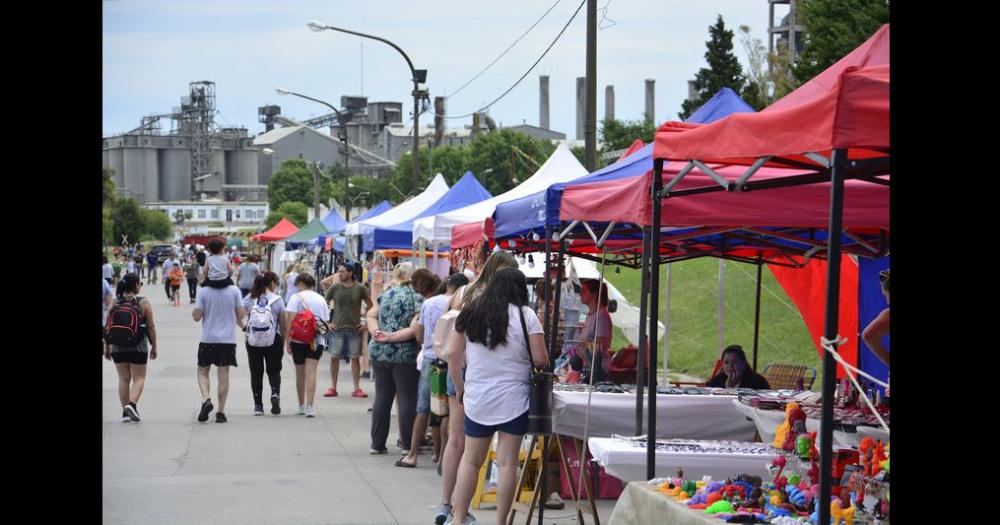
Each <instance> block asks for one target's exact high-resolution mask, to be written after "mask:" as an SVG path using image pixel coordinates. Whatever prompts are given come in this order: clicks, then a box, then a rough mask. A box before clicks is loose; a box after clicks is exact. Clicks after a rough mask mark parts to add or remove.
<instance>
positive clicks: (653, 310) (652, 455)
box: [646, 159, 663, 479]
mask: <svg viewBox="0 0 1000 525" xmlns="http://www.w3.org/2000/svg"><path fill="white" fill-rule="evenodd" d="M662 187H663V160H662V159H655V160H654V161H653V184H652V191H651V194H650V198H652V199H653V218H652V219H653V220H652V225H651V227H652V230H651V232H650V233H651V236H650V240H649V244H650V252H649V255H650V257H651V258H652V260H651V261H650V272H649V319H650V323H649V341H650V344H649V381H648V383H647V385H648V387H649V406H648V408H647V410H648V413H647V418H648V421H649V422H648V423H647V425H646V479H653V478H654V477H656V341H657V337H656V332H657V330H658V329H659V326H658V323H657V320H658V319H659V318H660V293H659V292H660V211H661V209H662V204H663V203H662V201H660V190H661V189H662Z"/></svg>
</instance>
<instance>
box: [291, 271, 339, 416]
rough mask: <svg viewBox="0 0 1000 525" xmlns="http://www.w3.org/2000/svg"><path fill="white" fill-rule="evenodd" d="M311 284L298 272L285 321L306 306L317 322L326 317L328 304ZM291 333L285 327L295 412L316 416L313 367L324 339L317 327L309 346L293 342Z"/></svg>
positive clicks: (328, 312)
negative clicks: (292, 367) (292, 368)
mask: <svg viewBox="0 0 1000 525" xmlns="http://www.w3.org/2000/svg"><path fill="white" fill-rule="evenodd" d="M315 287H316V279H315V278H313V276H312V275H309V274H308V273H300V274H299V275H298V276H297V277H296V278H295V288H296V289H298V292H297V293H293V294H292V295H291V297H290V299H289V300H288V304H287V306H285V312H286V315H288V316H289V320H290V321H289V322H291V320H293V319H294V318H295V314H297V313H299V312H300V311H302V310H304V309H306V308H308V309H309V311H311V312H312V314H313V315H314V316H316V320H317V323H318V322H319V321H326V320H327V319H329V318H330V307H329V306H327V304H326V299H323V296H322V295H320V294H318V293H316V292H314V291H313V288H315ZM291 335H292V331H291V328H289V335H288V337H287V338H286V339H287V340H288V343H287V349H288V350H287V351H288V353H289V354H292V362H294V363H295V392H296V393H297V394H298V396H299V410H298V414H300V415H305V416H306V417H316V409H315V408H314V407H313V400H314V399H315V398H316V367H317V365H319V358H320V357H322V356H323V350H324V349H325V344H324V341H325V339H324V337H323V335H321V334H320V333H319V331H318V330H317V331H316V337H315V340H314V341H313V344H311V345H310V344H309V343H306V342H299V341H293V340H292V338H291Z"/></svg>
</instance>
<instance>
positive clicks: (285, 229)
mask: <svg viewBox="0 0 1000 525" xmlns="http://www.w3.org/2000/svg"><path fill="white" fill-rule="evenodd" d="M298 231H299V227H298V226H296V225H295V224H293V223H292V221H290V220H288V219H286V218H282V219H281V221H279V222H278V224H275V225H274V227H273V228H271V229H270V230H267V231H266V232H264V233H258V234H257V235H254V236H253V238H254V240H257V241H261V242H273V241H281V240H284V239H287V238H289V237H291V236H292V235H295V233H296V232H298Z"/></svg>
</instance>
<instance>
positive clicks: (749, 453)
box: [589, 437, 778, 482]
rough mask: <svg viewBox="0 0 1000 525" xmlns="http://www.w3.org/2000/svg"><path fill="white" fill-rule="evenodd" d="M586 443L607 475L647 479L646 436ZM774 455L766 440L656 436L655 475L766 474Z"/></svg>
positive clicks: (719, 476) (715, 475)
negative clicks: (644, 437) (689, 438)
mask: <svg viewBox="0 0 1000 525" xmlns="http://www.w3.org/2000/svg"><path fill="white" fill-rule="evenodd" d="M589 446H590V452H591V454H593V456H594V459H596V460H597V462H598V463H599V464H600V465H601V467H603V468H604V469H605V470H606V471H607V472H608V474H611V475H612V476H614V477H616V478H618V479H620V480H622V481H624V482H629V481H646V440H645V439H642V438H640V439H635V438H622V437H610V438H604V437H593V438H590V441H589ZM777 454H778V452H777V451H776V450H774V449H773V448H772V447H771V446H770V445H769V444H768V443H759V442H753V441H711V440H698V441H692V440H683V439H674V440H662V439H658V440H657V442H656V475H657V476H660V477H665V476H668V475H669V476H673V475H676V473H677V471H678V469H680V470H681V471H683V472H684V476H685V477H687V478H690V479H701V478H702V476H711V477H712V478H714V479H725V478H726V477H727V476H732V475H733V473H734V472H737V473H741V474H744V473H745V474H751V475H754V476H758V477H767V475H768V470H767V463H770V462H771V461H773V460H774V458H776V457H777Z"/></svg>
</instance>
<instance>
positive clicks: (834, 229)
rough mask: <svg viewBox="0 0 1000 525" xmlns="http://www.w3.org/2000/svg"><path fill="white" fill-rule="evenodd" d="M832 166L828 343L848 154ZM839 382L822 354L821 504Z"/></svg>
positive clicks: (827, 487) (833, 327) (836, 301)
mask: <svg viewBox="0 0 1000 525" xmlns="http://www.w3.org/2000/svg"><path fill="white" fill-rule="evenodd" d="M832 160H833V166H832V169H831V170H830V178H831V184H830V226H829V230H828V231H829V232H830V237H829V240H828V242H829V246H828V251H827V277H826V325H825V327H824V329H823V333H824V337H826V339H827V340H828V341H833V340H834V339H836V338H837V323H838V316H839V314H840V311H839V307H840V237H841V235H840V231H841V229H842V224H843V213H844V168H845V166H846V164H847V150H843V149H838V150H834V152H833V159H832ZM836 382H837V362H836V360H834V358H833V355H831V354H830V352H827V351H824V352H823V419H822V422H821V426H820V435H821V438H820V439H821V441H822V443H821V445H822V448H821V449H820V482H819V487H820V488H819V498H820V499H819V501H821V502H825V501H830V493H831V490H832V488H833V487H832V486H831V482H832V481H833V480H831V479H830V477H831V475H832V474H833V461H832V460H833V391H834V388H835V386H836ZM819 522H820V523H829V522H830V506H829V505H820V507H819Z"/></svg>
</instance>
